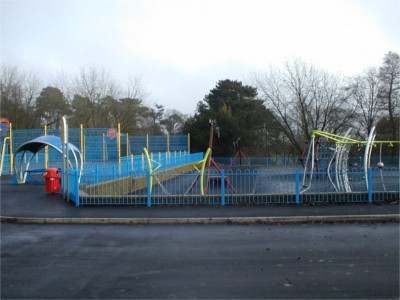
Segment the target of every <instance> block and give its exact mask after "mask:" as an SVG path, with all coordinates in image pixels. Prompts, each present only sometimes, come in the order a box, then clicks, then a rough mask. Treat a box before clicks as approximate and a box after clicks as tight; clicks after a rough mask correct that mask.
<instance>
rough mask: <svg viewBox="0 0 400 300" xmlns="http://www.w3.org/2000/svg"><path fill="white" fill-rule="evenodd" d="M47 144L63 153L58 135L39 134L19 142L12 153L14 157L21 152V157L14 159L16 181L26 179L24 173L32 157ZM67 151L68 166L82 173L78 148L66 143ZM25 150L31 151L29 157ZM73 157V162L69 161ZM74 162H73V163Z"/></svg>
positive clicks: (25, 173)
mask: <svg viewBox="0 0 400 300" xmlns="http://www.w3.org/2000/svg"><path fill="white" fill-rule="evenodd" d="M46 146H49V147H52V148H53V149H55V150H57V151H58V152H59V153H61V155H64V154H63V144H62V142H61V138H59V137H58V136H53V135H45V136H40V137H37V138H35V139H33V140H31V141H28V142H26V143H23V144H21V145H20V146H18V148H17V149H16V151H15V153H14V157H17V154H18V153H20V152H22V155H21V159H20V160H19V161H15V164H14V171H15V174H16V176H17V180H18V183H25V181H26V175H27V173H28V171H29V167H30V163H31V160H32V158H33V157H34V156H35V155H36V154H37V153H38V152H39V151H40V150H42V149H43V148H44V147H46ZM67 148H68V149H67V152H68V153H69V154H70V155H68V157H67V159H68V167H70V168H76V169H77V170H80V174H81V173H82V167H83V163H82V156H81V153H80V151H79V149H78V148H77V147H76V146H75V145H73V144H71V143H68V144H67ZM27 152H30V153H31V156H30V157H26V156H27ZM25 158H27V160H26V161H27V162H26V164H25V170H23V165H24V161H25ZM72 158H73V162H71V159H72ZM73 163H74V164H73Z"/></svg>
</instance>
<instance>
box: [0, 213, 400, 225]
mask: <svg viewBox="0 0 400 300" xmlns="http://www.w3.org/2000/svg"><path fill="white" fill-rule="evenodd" d="M0 218H1V223H17V224H113V225H151V224H152V225H173V224H177V225H182V224H242V225H249V224H304V223H351V222H397V223H400V215H399V214H380V215H335V216H291V217H215V218H45V217H43V218H34V217H32V218H31V217H7V216H1V217H0Z"/></svg>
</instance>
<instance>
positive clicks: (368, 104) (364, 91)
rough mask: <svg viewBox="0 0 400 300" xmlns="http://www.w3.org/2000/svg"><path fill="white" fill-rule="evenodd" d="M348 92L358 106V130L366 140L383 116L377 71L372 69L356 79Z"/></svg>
mask: <svg viewBox="0 0 400 300" xmlns="http://www.w3.org/2000/svg"><path fill="white" fill-rule="evenodd" d="M348 90H349V91H350V92H351V95H352V98H353V99H354V101H355V102H356V105H357V117H356V122H357V123H358V126H356V129H357V131H358V134H359V136H360V137H362V138H365V137H366V136H367V135H368V133H369V132H370V131H371V129H372V127H373V126H375V124H376V123H377V122H378V120H379V118H380V117H381V116H382V109H381V107H380V106H379V79H378V72H377V69H376V68H370V69H368V70H366V71H365V72H364V74H363V75H360V76H357V77H355V78H354V79H353V80H352V82H351V83H350V86H349V88H348Z"/></svg>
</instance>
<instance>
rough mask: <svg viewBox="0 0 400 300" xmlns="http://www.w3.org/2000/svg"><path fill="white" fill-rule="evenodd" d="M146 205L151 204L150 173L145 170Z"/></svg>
mask: <svg viewBox="0 0 400 300" xmlns="http://www.w3.org/2000/svg"><path fill="white" fill-rule="evenodd" d="M147 206H149V207H150V206H151V174H150V171H147Z"/></svg>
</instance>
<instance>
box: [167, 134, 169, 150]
mask: <svg viewBox="0 0 400 300" xmlns="http://www.w3.org/2000/svg"><path fill="white" fill-rule="evenodd" d="M167 153H169V133H168V132H167Z"/></svg>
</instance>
